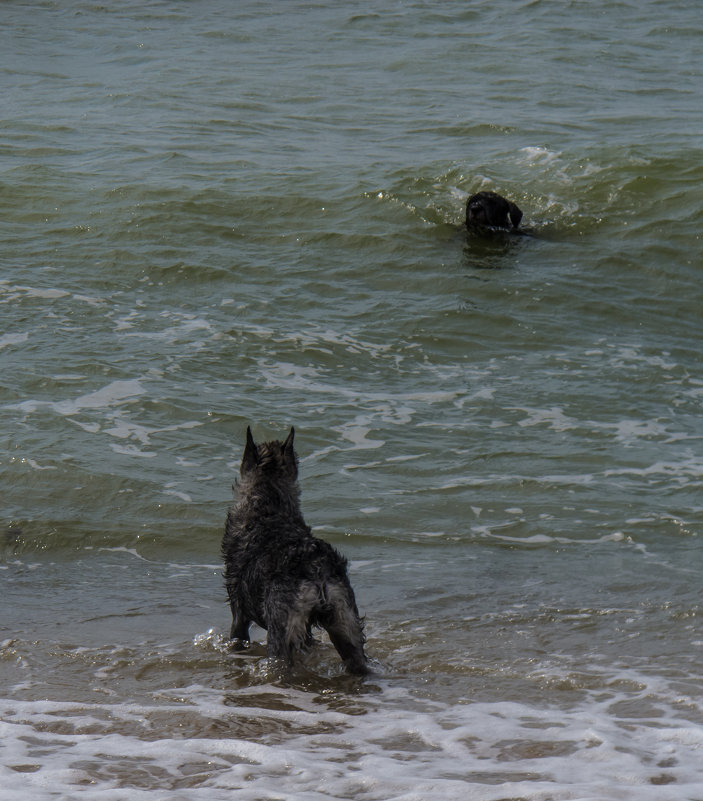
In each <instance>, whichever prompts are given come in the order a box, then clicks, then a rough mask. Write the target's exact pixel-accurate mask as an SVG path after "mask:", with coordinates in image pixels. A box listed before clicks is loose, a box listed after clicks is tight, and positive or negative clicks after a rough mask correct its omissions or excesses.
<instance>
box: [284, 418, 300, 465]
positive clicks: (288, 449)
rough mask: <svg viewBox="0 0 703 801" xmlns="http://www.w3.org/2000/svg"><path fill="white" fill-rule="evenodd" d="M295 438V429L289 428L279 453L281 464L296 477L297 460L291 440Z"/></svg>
mask: <svg viewBox="0 0 703 801" xmlns="http://www.w3.org/2000/svg"><path fill="white" fill-rule="evenodd" d="M294 437H295V429H294V428H293V426H291V427H290V433H289V434H288V436H287V437H286V441H285V442H284V443H283V447H282V448H281V453H282V454H283V464H285V465H287V466H288V467H289V468H290V470H291V472H292V473H293V475H294V476H297V475H298V459H297V458H296V455H295V451H294V450H293V438H294Z"/></svg>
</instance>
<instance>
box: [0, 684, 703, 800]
mask: <svg viewBox="0 0 703 801" xmlns="http://www.w3.org/2000/svg"><path fill="white" fill-rule="evenodd" d="M553 678H554V680H556V681H561V677H559V676H554V677H553ZM543 680H544V681H549V680H550V675H549V673H545V674H544V675H543ZM375 683H376V685H377V692H376V693H375V694H374V693H372V694H371V695H367V696H362V697H361V698H357V699H355V700H352V699H350V700H349V702H348V704H347V705H349V704H351V706H352V707H355V710H354V711H353V713H352V714H346V713H345V712H342V711H339V710H337V709H335V704H334V703H332V704H330V705H327V704H326V703H325V698H324V696H323V697H319V696H317V695H316V694H308V693H305V692H303V691H298V690H294V689H291V688H287V689H285V690H282V689H277V688H275V687H273V686H270V685H269V686H265V685H263V686H262V685H257V686H254V687H249V688H244V689H241V690H236V689H232V690H214V689H210V688H206V687H203V686H199V685H195V686H191V687H181V688H178V689H175V690H163V691H162V692H160V693H158V694H157V697H158V700H159V703H155V704H129V703H125V704H110V703H59V702H52V701H11V700H6V701H2V702H0V735H1V738H0V743H1V745H0V748H1V749H2V765H3V768H2V777H3V793H2V797H3V801H20V800H21V801H24V800H25V799H26V798H28V797H31V798H32V799H33V801H44V799H50V798H55V797H57V796H59V797H61V796H65V797H70V798H77V797H87V798H91V797H98V795H99V797H100V798H107V799H123V798H125V797H127V796H128V797H129V798H130V799H138V800H139V799H153V798H154V797H166V795H165V794H167V795H168V798H169V799H179V800H180V799H183V800H184V801H185V800H186V799H188V801H190V800H191V799H193V800H197V799H201V798H202V799H207V800H208V801H219V800H220V799H222V801H224V799H228V801H229V799H231V798H241V799H271V800H273V799H283V798H285V799H288V800H289V801H322V799H323V798H324V799H343V798H350V797H354V798H356V799H359V800H360V801H381V799H383V801H427V799H435V798H438V799H439V798H441V799H446V801H459V800H461V801H465V799H466V798H482V799H486V801H498V799H502V798H508V797H510V798H514V797H520V798H525V799H531V800H532V801H547V799H551V798H561V799H574V800H575V799H599V800H600V801H609V800H610V799H613V801H615V799H627V798H632V797H635V796H636V797H637V798H638V799H644V801H681V799H694V798H700V797H701V794H703V759H702V758H701V757H702V756H703V728H702V727H701V726H700V725H698V724H697V723H695V722H693V720H691V719H689V718H688V717H687V716H686V707H685V706H682V705H681V701H682V700H684V699H680V698H679V699H676V698H675V697H674V696H673V695H672V694H671V693H670V691H669V690H668V688H667V687H666V685H665V683H664V682H662V681H658V680H656V679H652V678H651V677H649V676H642V675H638V674H636V673H635V672H634V671H633V672H632V675H625V674H623V675H621V676H619V677H617V679H616V678H615V677H614V678H613V681H612V682H610V683H608V682H606V687H605V688H604V689H602V690H600V691H599V692H598V693H593V694H587V697H586V698H585V699H584V700H582V701H580V702H577V703H574V704H572V705H570V706H565V705H564V704H556V703H555V704H553V705H551V704H545V705H544V706H540V707H536V706H533V705H531V704H530V703H528V702H524V703H516V702H507V701H497V702H492V703H491V702H471V700H470V699H468V698H467V699H465V700H464V701H463V702H461V703H457V704H452V705H445V704H441V703H437V702H433V701H430V700H422V699H420V698H417V697H413V696H412V695H411V694H410V693H408V692H407V691H406V690H405V689H403V688H402V687H400V686H397V685H394V683H393V682H390V683H389V682H388V681H386V680H383V679H381V680H380V681H376V682H375ZM262 697H266V698H268V699H269V701H268V702H265V703H264V705H263V706H262V705H261V703H260V700H259V699H260V698H262ZM633 699H642V701H643V703H645V704H647V703H649V706H650V708H651V711H652V715H654V720H652V718H651V716H644V717H642V716H640V715H638V714H637V713H635V714H634V715H632V716H629V715H628V713H627V711H626V710H627V708H628V707H627V705H628V704H631V703H632V702H633ZM648 699H649V700H648ZM621 709H622V710H624V711H623V712H620V710H621ZM689 709H690V707H689ZM691 711H693V710H691ZM198 729H200V733H198ZM180 730H183V734H176V732H179V731H180Z"/></svg>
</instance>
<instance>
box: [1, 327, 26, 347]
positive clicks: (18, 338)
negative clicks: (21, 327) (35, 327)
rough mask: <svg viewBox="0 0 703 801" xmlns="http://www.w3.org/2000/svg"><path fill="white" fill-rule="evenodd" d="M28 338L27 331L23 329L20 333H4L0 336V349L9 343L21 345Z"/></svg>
mask: <svg viewBox="0 0 703 801" xmlns="http://www.w3.org/2000/svg"><path fill="white" fill-rule="evenodd" d="M28 339H29V332H28V331H24V332H22V333H20V334H5V335H4V336H1V337H0V349H2V348H6V347H8V346H9V345H21V344H22V343H23V342H26V341H27V340H28Z"/></svg>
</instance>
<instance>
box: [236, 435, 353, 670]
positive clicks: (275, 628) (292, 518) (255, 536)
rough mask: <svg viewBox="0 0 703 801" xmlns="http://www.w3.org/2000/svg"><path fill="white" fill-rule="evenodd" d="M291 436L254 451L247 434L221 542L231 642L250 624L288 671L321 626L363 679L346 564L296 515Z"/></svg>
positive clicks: (240, 637)
mask: <svg viewBox="0 0 703 801" xmlns="http://www.w3.org/2000/svg"><path fill="white" fill-rule="evenodd" d="M294 436H295V431H294V429H293V428H291V430H290V433H289V435H288V437H287V439H286V440H285V442H283V443H281V442H277V441H274V442H265V443H262V444H260V445H256V443H255V442H254V438H253V437H252V434H251V430H250V429H249V428H247V443H246V447H245V449H244V456H243V457H242V465H241V469H240V474H241V480H240V482H239V486H238V488H237V489H238V502H237V503H236V504H235V505H234V506H233V507H232V508H231V509H230V510H229V514H228V515H227V522H226V526H225V534H224V537H223V540H222V555H223V557H224V560H225V585H226V587H227V594H228V596H229V603H230V606H231V608H232V630H231V635H230V636H231V637H232V639H238V640H243V641H248V640H249V626H250V625H251V623H252V622H254V623H256V624H257V625H259V626H261V627H262V628H264V629H267V631H268V640H267V653H268V656H269V657H271V658H276V659H283V660H285V662H286V663H290V662H291V661H292V658H293V654H294V653H295V651H296V650H300V649H302V648H304V647H305V646H306V645H309V644H310V643H311V642H312V633H311V629H312V627H313V626H321V627H322V628H324V629H325V630H326V631H327V633H328V634H329V637H330V640H331V641H332V644H333V645H334V647H335V648H336V649H337V651H338V652H339V655H340V656H341V657H342V659H343V661H344V663H345V665H346V667H347V669H348V670H349V671H350V672H352V673H366V672H367V670H368V668H367V662H366V656H365V654H364V635H363V629H362V623H361V619H360V618H359V613H358V610H357V607H356V601H355V599H354V591H353V590H352V588H351V585H350V583H349V579H348V577H347V562H346V559H345V558H344V557H343V556H341V555H340V554H339V553H337V551H336V550H335V549H334V548H333V547H332V546H331V545H330V544H329V543H327V542H325V541H324V540H320V539H317V538H316V537H313V535H312V533H311V531H310V528H309V526H307V525H306V523H305V521H304V520H303V516H302V513H301V511H300V501H299V498H300V489H299V487H298V459H297V456H296V454H295V451H294V450H293V437H294Z"/></svg>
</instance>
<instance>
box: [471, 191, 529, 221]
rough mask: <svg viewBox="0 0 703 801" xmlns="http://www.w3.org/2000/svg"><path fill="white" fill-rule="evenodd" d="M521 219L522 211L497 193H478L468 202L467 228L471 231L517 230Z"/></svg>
mask: <svg viewBox="0 0 703 801" xmlns="http://www.w3.org/2000/svg"><path fill="white" fill-rule="evenodd" d="M521 219H522V212H521V211H520V209H519V208H518V207H517V206H516V205H515V204H514V203H512V202H511V201H510V200H506V199H505V198H504V197H501V196H500V195H499V194H497V193H496V192H477V193H476V194H475V195H471V197H470V198H469V199H468V200H467V201H466V227H467V228H468V229H469V230H480V229H481V228H517V227H518V225H520V220H521Z"/></svg>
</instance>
